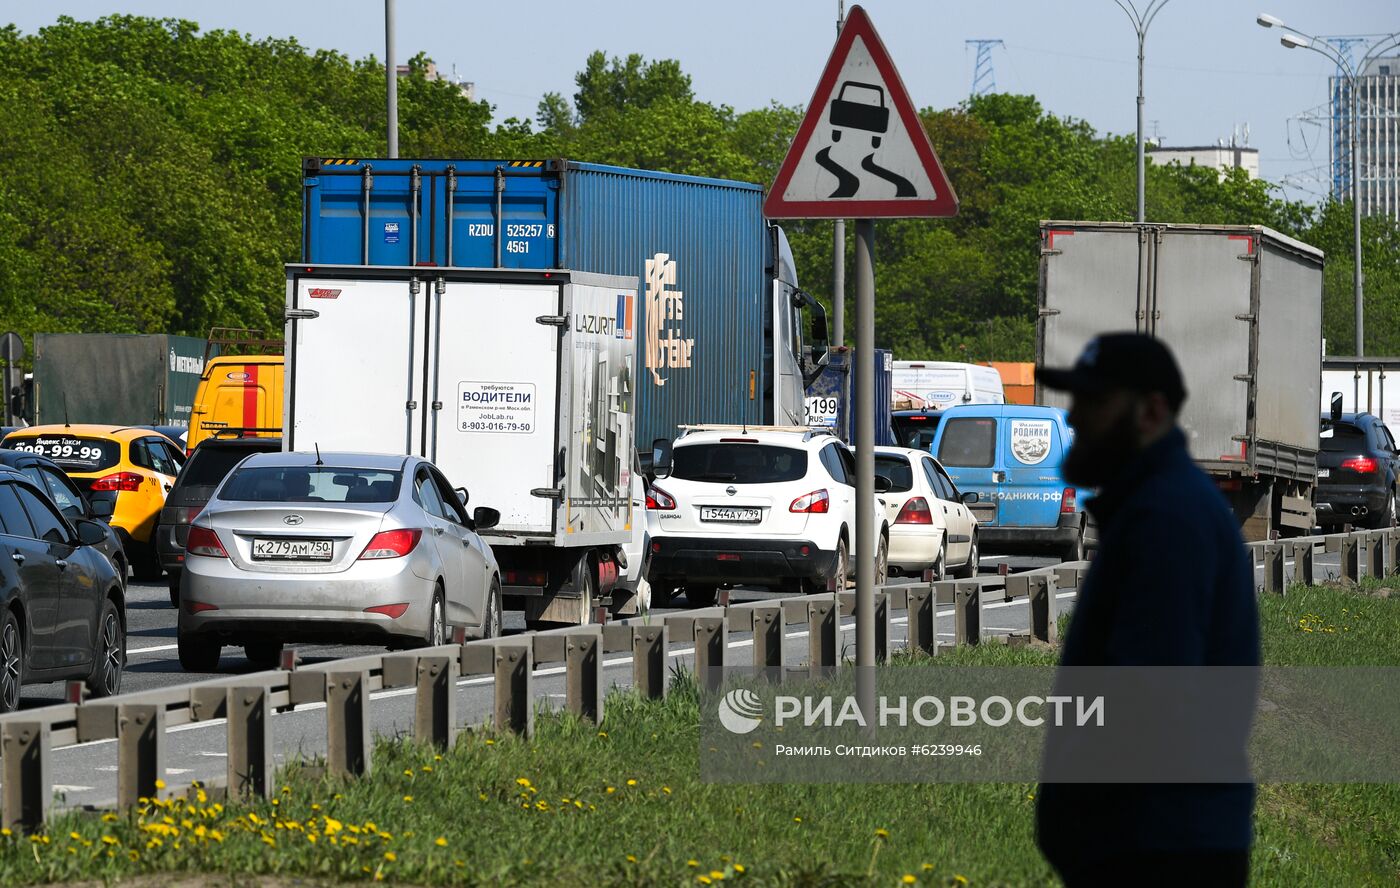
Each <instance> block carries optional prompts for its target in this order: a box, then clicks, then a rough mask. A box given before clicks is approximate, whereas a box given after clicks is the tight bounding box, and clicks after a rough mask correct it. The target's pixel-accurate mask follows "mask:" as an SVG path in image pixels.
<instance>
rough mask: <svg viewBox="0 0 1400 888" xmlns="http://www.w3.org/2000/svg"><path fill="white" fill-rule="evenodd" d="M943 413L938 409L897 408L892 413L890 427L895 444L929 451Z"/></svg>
mask: <svg viewBox="0 0 1400 888" xmlns="http://www.w3.org/2000/svg"><path fill="white" fill-rule="evenodd" d="M942 418H943V414H942V413H940V412H939V411H937V410H896V411H894V413H892V414H891V415H890V428H891V430H892V431H893V432H894V440H895V444H896V445H898V446H900V447H911V448H913V449H914V450H923V451H925V452H927V451H928V449H929V448H930V447H932V446H933V439H934V437H935V436H936V435H937V434H938V421H939V420H941V419H942Z"/></svg>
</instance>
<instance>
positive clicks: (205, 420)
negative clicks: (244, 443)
mask: <svg viewBox="0 0 1400 888" xmlns="http://www.w3.org/2000/svg"><path fill="white" fill-rule="evenodd" d="M241 332H242V331H241ZM246 332H249V333H256V332H257V331H246ZM215 342H218V343H219V344H221V345H222V346H223V348H224V349H225V350H228V349H233V350H235V351H248V352H252V351H257V352H264V351H270V350H271V348H273V347H277V348H280V346H281V343H280V342H272V341H270V340H261V339H252V338H237V339H228V340H216V339H215V338H214V336H213V334H211V336H210V343H211V345H212V344H213V343H215ZM282 380H283V359H282V355H280V354H264V353H258V354H221V355H219V356H218V357H212V358H209V359H208V360H207V361H205V364H204V373H203V374H202V375H201V376H200V380H199V388H198V389H197V390H196V391H195V396H194V409H193V411H192V412H191V415H190V431H189V434H188V435H186V437H185V446H186V448H187V449H188V451H189V452H190V453H193V452H194V449H195V448H196V447H198V446H199V442H200V441H203V440H204V439H206V438H212V437H213V436H214V435H216V434H224V435H232V434H237V435H239V436H240V437H258V438H276V437H280V436H281V435H282V391H283V386H282Z"/></svg>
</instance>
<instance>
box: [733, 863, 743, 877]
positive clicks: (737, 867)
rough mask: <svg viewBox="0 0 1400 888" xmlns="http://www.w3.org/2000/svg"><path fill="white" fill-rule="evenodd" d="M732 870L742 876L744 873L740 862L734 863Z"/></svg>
mask: <svg viewBox="0 0 1400 888" xmlns="http://www.w3.org/2000/svg"><path fill="white" fill-rule="evenodd" d="M734 872H736V873H738V874H739V875H741V876H742V875H743V874H744V865H743V864H742V863H736V864H734Z"/></svg>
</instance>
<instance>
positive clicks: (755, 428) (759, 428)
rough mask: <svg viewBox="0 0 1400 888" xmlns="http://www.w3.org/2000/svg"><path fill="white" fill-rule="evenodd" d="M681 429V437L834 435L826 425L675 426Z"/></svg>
mask: <svg viewBox="0 0 1400 888" xmlns="http://www.w3.org/2000/svg"><path fill="white" fill-rule="evenodd" d="M677 428H679V429H680V430H681V435H680V436H681V437H682V438H684V437H685V436H686V435H688V434H690V433H691V432H739V433H741V434H746V433H748V432H792V433H799V432H800V433H801V434H802V440H803V441H810V440H812V439H813V438H814V437H816V436H817V435H832V436H835V434H836V431H835V430H834V429H831V428H828V427H826V426H779V425H721V424H709V425H683V426H677Z"/></svg>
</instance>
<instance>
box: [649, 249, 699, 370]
mask: <svg viewBox="0 0 1400 888" xmlns="http://www.w3.org/2000/svg"><path fill="white" fill-rule="evenodd" d="M646 271H647V369H648V370H650V371H651V378H652V381H653V382H655V383H656V384H657V385H665V384H666V377H663V376H662V375H661V374H660V373H659V372H657V371H659V370H666V369H672V370H677V369H686V368H688V367H690V365H691V359H692V357H693V355H694V352H695V340H694V339H682V338H681V337H680V330H679V322H680V321H682V320H684V318H685V294H684V293H682V292H681V291H680V290H668V289H666V288H667V287H674V286H675V284H676V260H674V259H672V258H671V255H670V254H669V253H657V254H656V256H655V257H654V258H651V259H648V260H647V265H646Z"/></svg>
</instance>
